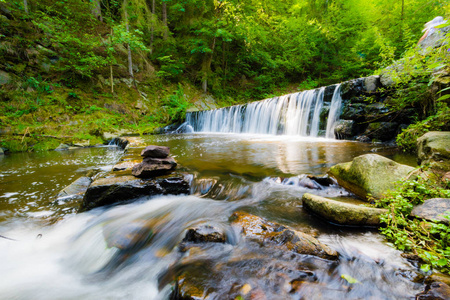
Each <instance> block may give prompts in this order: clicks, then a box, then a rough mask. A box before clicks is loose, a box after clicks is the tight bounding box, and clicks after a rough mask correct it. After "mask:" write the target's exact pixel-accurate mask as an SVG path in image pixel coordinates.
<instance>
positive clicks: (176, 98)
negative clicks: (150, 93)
mask: <svg viewBox="0 0 450 300" xmlns="http://www.w3.org/2000/svg"><path fill="white" fill-rule="evenodd" d="M188 106H189V103H188V102H187V101H186V98H185V96H184V92H183V87H182V86H181V85H178V89H177V90H176V91H175V92H174V93H173V94H172V95H169V96H167V97H166V98H165V99H164V101H163V106H162V109H163V110H164V111H165V113H166V114H167V115H168V117H169V122H173V123H175V122H181V121H182V120H184V119H185V117H186V109H187V108H188Z"/></svg>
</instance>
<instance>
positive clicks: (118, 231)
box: [103, 220, 154, 250]
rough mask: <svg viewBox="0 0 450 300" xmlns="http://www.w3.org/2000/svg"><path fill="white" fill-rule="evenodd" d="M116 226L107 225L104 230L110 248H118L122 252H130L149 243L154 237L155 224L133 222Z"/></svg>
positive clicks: (141, 221) (150, 222)
mask: <svg viewBox="0 0 450 300" xmlns="http://www.w3.org/2000/svg"><path fill="white" fill-rule="evenodd" d="M114 225H115V224H106V225H105V227H104V228H103V236H104V237H105V241H106V245H107V246H108V248H111V247H116V248H118V249H121V250H130V249H132V248H136V247H140V246H143V245H145V244H146V243H148V242H149V241H150V240H151V239H152V237H153V229H152V228H153V225H154V222H152V221H151V220H150V221H143V220H138V221H133V222H130V223H126V224H123V225H122V226H119V227H116V226H114Z"/></svg>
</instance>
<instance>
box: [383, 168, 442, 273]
mask: <svg viewBox="0 0 450 300" xmlns="http://www.w3.org/2000/svg"><path fill="white" fill-rule="evenodd" d="M449 188H450V181H448V180H446V181H441V180H440V179H437V177H435V176H434V175H422V176H421V177H419V178H418V179H417V180H406V181H403V182H400V183H398V188H397V189H396V190H394V191H391V192H389V194H388V195H387V196H386V197H384V198H382V199H380V200H377V201H376V204H377V206H378V207H383V208H387V209H388V211H389V212H388V213H386V214H385V215H384V216H382V218H381V221H382V223H384V225H385V226H384V227H382V228H381V229H380V232H381V233H382V234H383V235H385V236H386V238H387V239H388V240H389V241H390V242H392V243H393V244H394V245H395V247H397V248H398V249H399V250H402V251H405V252H409V253H412V254H415V255H417V256H419V257H420V259H421V260H422V265H421V269H422V270H423V271H425V272H427V271H429V270H430V269H431V268H434V269H437V270H439V271H441V272H444V273H447V274H450V225H449V223H447V224H446V223H443V222H439V221H436V222H430V221H425V220H422V219H416V218H413V217H412V216H411V211H412V210H413V208H414V206H416V205H419V204H421V203H423V202H424V201H425V200H427V199H431V198H450V189H449ZM446 218H447V220H449V221H450V215H447V216H446Z"/></svg>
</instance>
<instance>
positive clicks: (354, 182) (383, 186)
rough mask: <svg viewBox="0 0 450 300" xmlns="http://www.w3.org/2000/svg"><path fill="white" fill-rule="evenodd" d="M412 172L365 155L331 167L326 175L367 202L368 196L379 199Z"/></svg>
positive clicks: (402, 166)
mask: <svg viewBox="0 0 450 300" xmlns="http://www.w3.org/2000/svg"><path fill="white" fill-rule="evenodd" d="M412 171H414V168H413V167H410V166H407V165H402V164H399V163H396V162H395V161H393V160H390V159H388V158H386V157H383V156H381V155H378V154H365V155H360V156H358V157H355V158H354V159H353V161H351V162H346V163H341V164H337V165H335V166H333V167H331V168H330V170H329V171H328V173H329V174H330V175H331V176H332V177H334V178H335V179H336V180H337V182H338V183H339V185H341V186H342V187H344V188H345V189H347V190H349V191H350V192H352V193H354V194H355V195H357V196H359V197H361V198H362V199H363V200H368V196H369V195H372V196H373V197H375V198H381V197H382V196H383V195H384V194H385V193H386V192H387V191H388V190H393V189H395V183H396V182H397V181H400V180H404V179H405V178H406V177H407V176H408V175H409V174H410V173H411V172H412Z"/></svg>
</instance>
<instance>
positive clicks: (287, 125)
mask: <svg viewBox="0 0 450 300" xmlns="http://www.w3.org/2000/svg"><path fill="white" fill-rule="evenodd" d="M324 94H325V87H322V88H320V89H318V90H308V91H304V92H300V93H294V94H289V95H284V96H281V97H275V98H271V99H266V100H262V101H257V102H252V103H249V104H245V105H235V106H231V107H225V108H220V109H215V110H209V111H199V112H193V113H188V114H187V115H186V123H187V124H189V125H190V126H192V128H193V129H194V131H195V132H221V133H253V134H273V135H296V136H310V137H317V136H319V135H320V128H321V126H320V125H321V123H320V115H321V112H322V109H323V107H324ZM341 102H342V99H341V96H340V84H339V85H337V86H336V88H335V90H334V93H333V98H332V101H331V105H330V111H329V114H328V118H327V126H326V129H327V130H326V133H325V136H326V137H327V138H334V132H333V130H334V126H335V123H336V122H337V120H338V119H339V115H340V111H341ZM324 125H325V124H323V126H322V127H325V126H324Z"/></svg>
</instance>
